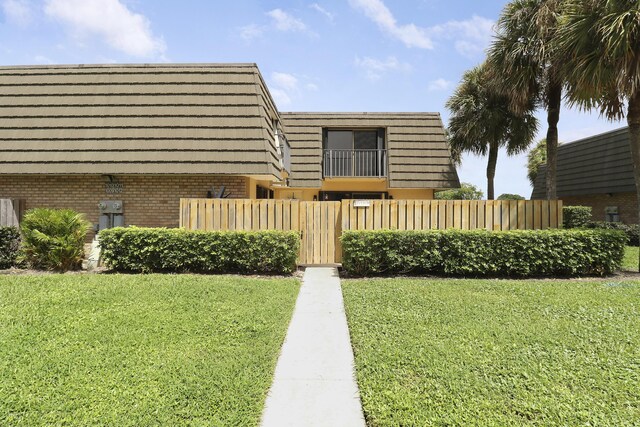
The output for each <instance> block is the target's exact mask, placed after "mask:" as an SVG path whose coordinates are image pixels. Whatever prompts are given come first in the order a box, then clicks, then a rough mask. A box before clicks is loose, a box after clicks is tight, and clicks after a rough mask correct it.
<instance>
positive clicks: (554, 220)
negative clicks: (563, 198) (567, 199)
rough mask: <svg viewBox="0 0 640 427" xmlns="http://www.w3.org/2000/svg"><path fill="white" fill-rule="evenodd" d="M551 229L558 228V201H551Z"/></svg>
mask: <svg viewBox="0 0 640 427" xmlns="http://www.w3.org/2000/svg"><path fill="white" fill-rule="evenodd" d="M549 228H558V201H557V200H550V201H549Z"/></svg>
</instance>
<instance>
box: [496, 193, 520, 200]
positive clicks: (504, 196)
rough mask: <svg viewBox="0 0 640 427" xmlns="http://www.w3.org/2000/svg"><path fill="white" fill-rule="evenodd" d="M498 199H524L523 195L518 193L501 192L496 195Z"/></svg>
mask: <svg viewBox="0 0 640 427" xmlns="http://www.w3.org/2000/svg"><path fill="white" fill-rule="evenodd" d="M498 200H524V197H522V196H521V195H519V194H509V193H503V194H501V195H499V196H498Z"/></svg>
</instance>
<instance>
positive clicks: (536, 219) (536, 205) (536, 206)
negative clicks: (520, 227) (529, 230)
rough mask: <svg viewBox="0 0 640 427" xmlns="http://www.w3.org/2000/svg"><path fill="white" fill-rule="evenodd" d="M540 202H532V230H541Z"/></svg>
mask: <svg viewBox="0 0 640 427" xmlns="http://www.w3.org/2000/svg"><path fill="white" fill-rule="evenodd" d="M541 215H542V200H534V201H533V229H534V230H540V229H541V228H542V218H541Z"/></svg>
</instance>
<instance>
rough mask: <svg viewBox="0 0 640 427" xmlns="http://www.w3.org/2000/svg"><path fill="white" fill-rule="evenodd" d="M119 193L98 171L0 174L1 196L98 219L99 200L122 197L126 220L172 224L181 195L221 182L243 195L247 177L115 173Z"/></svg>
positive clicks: (204, 191) (237, 195)
mask: <svg viewBox="0 0 640 427" xmlns="http://www.w3.org/2000/svg"><path fill="white" fill-rule="evenodd" d="M116 179H117V181H118V182H120V183H122V184H123V185H124V188H123V190H122V193H120V194H107V193H106V190H105V178H103V177H102V176H100V175H42V176H36V175H5V176H3V175H0V199H2V198H9V199H24V200H26V208H27V209H31V208H36V207H51V208H70V209H74V210H77V211H79V212H82V213H84V214H86V215H87V218H88V219H89V221H91V222H92V223H93V224H97V222H98V206H97V205H98V202H99V201H100V200H122V201H123V205H124V219H125V224H126V225H137V226H144V227H177V226H178V220H179V218H178V214H179V209H180V198H181V197H202V198H204V197H206V195H207V190H209V189H210V188H211V187H212V186H215V189H216V191H219V189H220V187H221V186H222V185H225V186H226V192H228V193H231V196H230V197H233V198H244V197H247V189H248V186H247V184H248V178H246V177H242V176H222V175H204V176H202V175H170V176H168V175H164V176H160V175H158V176H138V175H117V176H116Z"/></svg>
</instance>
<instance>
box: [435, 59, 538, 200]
mask: <svg viewBox="0 0 640 427" xmlns="http://www.w3.org/2000/svg"><path fill="white" fill-rule="evenodd" d="M501 86H502V82H501V81H500V79H497V78H495V74H494V73H492V72H491V69H490V68H489V65H488V64H487V63H484V64H482V65H480V66H478V67H475V68H473V69H471V70H469V71H467V72H466V73H464V75H463V77H462V82H461V83H460V85H459V86H458V88H457V89H456V90H455V92H454V94H453V95H452V96H451V98H450V99H449V100H448V101H447V108H448V109H449V110H450V111H451V117H450V119H449V127H448V132H449V146H450V148H451V151H452V152H453V153H462V152H471V153H474V154H479V155H486V154H488V160H487V198H488V199H490V200H493V198H494V188H493V179H494V177H495V173H496V163H497V161H498V150H499V148H500V147H506V149H507V154H508V155H513V154H518V153H520V152H522V151H524V150H526V149H527V147H528V146H529V144H530V143H531V141H532V139H533V137H534V135H535V133H536V131H537V129H538V121H537V120H536V118H535V117H534V115H533V109H534V103H533V102H530V105H529V108H527V109H524V110H523V111H522V112H515V111H513V110H512V109H511V107H510V106H511V105H512V102H511V99H510V97H509V95H508V94H507V93H505V92H504V91H502V90H501Z"/></svg>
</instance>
